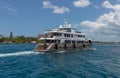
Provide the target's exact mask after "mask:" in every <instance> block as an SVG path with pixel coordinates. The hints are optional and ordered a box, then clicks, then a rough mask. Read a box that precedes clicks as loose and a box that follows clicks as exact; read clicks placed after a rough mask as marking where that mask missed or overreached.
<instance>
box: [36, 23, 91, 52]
mask: <svg viewBox="0 0 120 78" xmlns="http://www.w3.org/2000/svg"><path fill="white" fill-rule="evenodd" d="M39 40H40V43H38V44H37V45H36V47H35V49H34V51H35V52H53V51H67V50H68V51H69V50H70V51H73V50H87V49H90V48H91V47H92V40H90V39H87V38H86V37H85V34H84V33H82V32H78V31H76V30H75V28H73V27H72V26H71V24H69V23H68V22H64V24H63V25H60V26H59V28H57V29H52V30H46V31H45V32H44V34H43V35H41V36H40V38H39Z"/></svg>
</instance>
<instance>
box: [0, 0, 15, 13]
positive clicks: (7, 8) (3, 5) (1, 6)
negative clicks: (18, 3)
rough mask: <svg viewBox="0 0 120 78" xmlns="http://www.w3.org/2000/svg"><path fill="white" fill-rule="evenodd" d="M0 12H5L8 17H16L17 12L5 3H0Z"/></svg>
mask: <svg viewBox="0 0 120 78" xmlns="http://www.w3.org/2000/svg"><path fill="white" fill-rule="evenodd" d="M0 10H1V11H7V12H8V13H9V14H10V15H16V12H17V11H16V9H15V8H13V6H12V5H10V4H8V3H5V2H0Z"/></svg>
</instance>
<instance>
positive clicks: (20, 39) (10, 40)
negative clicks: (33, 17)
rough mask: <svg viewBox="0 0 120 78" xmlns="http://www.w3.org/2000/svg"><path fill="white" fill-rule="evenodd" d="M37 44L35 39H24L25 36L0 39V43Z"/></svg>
mask: <svg viewBox="0 0 120 78" xmlns="http://www.w3.org/2000/svg"><path fill="white" fill-rule="evenodd" d="M33 41H34V42H39V40H38V39H37V38H35V37H25V36H17V37H12V38H10V37H2V38H0V43H32V42H33Z"/></svg>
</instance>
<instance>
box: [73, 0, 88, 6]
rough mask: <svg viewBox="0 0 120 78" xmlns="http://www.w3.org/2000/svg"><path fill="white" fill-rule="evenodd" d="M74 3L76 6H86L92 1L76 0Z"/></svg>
mask: <svg viewBox="0 0 120 78" xmlns="http://www.w3.org/2000/svg"><path fill="white" fill-rule="evenodd" d="M73 5H74V6H75V7H86V6H88V5H90V1H89V0H76V1H74V2H73Z"/></svg>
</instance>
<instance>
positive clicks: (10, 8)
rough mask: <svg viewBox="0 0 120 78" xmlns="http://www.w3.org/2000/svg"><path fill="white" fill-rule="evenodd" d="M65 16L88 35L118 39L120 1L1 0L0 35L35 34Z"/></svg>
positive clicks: (52, 25)
mask: <svg viewBox="0 0 120 78" xmlns="http://www.w3.org/2000/svg"><path fill="white" fill-rule="evenodd" d="M64 19H66V20H67V21H68V22H69V23H71V24H72V25H74V26H77V27H76V29H77V30H78V31H82V32H84V33H85V34H86V36H87V37H88V38H92V39H94V40H102V41H114V40H120V37H119V36H120V0H0V34H2V35H4V36H9V33H10V32H13V35H14V36H19V35H24V36H34V37H35V36H37V35H38V34H39V33H43V31H44V30H45V29H52V28H57V27H58V26H59V25H60V24H62V23H63V21H64Z"/></svg>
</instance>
